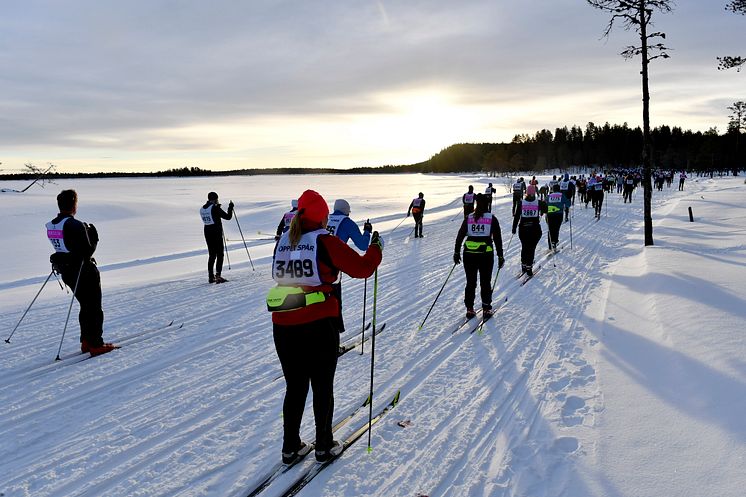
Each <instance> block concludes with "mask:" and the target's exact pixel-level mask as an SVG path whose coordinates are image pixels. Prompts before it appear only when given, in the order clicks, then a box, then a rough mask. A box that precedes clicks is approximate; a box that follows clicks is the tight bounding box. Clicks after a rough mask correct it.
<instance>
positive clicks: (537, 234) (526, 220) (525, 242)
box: [512, 185, 547, 276]
mask: <svg viewBox="0 0 746 497" xmlns="http://www.w3.org/2000/svg"><path fill="white" fill-rule="evenodd" d="M546 212H547V204H546V202H544V201H543V200H539V199H537V198H536V188H534V187H533V185H530V186H529V187H528V188H527V189H526V198H524V199H523V200H522V201H521V205H519V206H518V210H517V211H516V213H515V216H513V229H512V233H513V234H515V232H516V230H517V229H518V238H519V239H520V240H521V274H524V273H526V274H528V275H529V276H533V274H534V273H533V266H534V255H535V253H536V245H537V244H538V243H539V240H541V215H542V214H546ZM519 225H520V229H519V228H518V227H519Z"/></svg>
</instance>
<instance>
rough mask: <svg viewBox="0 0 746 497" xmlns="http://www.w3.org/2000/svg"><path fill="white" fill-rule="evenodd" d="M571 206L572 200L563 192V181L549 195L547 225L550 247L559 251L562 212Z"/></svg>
mask: <svg viewBox="0 0 746 497" xmlns="http://www.w3.org/2000/svg"><path fill="white" fill-rule="evenodd" d="M569 208H570V201H569V200H568V199H567V197H566V196H565V194H564V193H563V192H562V183H560V184H559V185H554V191H553V192H552V193H550V194H549V195H547V225H548V226H549V237H548V238H547V242H548V243H549V249H550V250H552V251H555V252H556V251H557V243H559V232H560V227H561V226H562V214H563V212H566V209H569Z"/></svg>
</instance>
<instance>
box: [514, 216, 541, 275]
mask: <svg viewBox="0 0 746 497" xmlns="http://www.w3.org/2000/svg"><path fill="white" fill-rule="evenodd" d="M518 238H519V239H520V240H521V264H523V265H524V266H533V265H534V255H535V254H536V245H538V244H539V240H541V227H540V226H538V225H537V226H532V227H529V228H524V227H520V228H518Z"/></svg>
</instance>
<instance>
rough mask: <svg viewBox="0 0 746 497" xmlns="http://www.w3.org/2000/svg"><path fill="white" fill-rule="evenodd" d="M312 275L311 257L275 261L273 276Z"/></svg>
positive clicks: (306, 276) (280, 277) (293, 276)
mask: <svg viewBox="0 0 746 497" xmlns="http://www.w3.org/2000/svg"><path fill="white" fill-rule="evenodd" d="M311 276H313V262H312V261H311V259H303V260H300V259H295V260H292V261H287V264H286V263H285V261H275V277H277V278H279V279H282V278H304V277H305V278H308V277H311Z"/></svg>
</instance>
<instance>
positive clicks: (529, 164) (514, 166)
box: [0, 123, 746, 180]
mask: <svg viewBox="0 0 746 497" xmlns="http://www.w3.org/2000/svg"><path fill="white" fill-rule="evenodd" d="M740 135H741V133H740V132H739V130H736V129H730V130H729V131H728V132H726V133H725V134H723V135H720V134H719V133H718V131H717V129H715V128H712V129H710V130H708V131H706V132H701V131H696V132H695V131H690V130H687V131H683V130H682V129H681V128H679V127H675V126H674V127H669V126H659V127H657V128H654V129H653V130H652V132H651V137H652V144H653V150H652V158H653V160H652V164H653V167H657V168H663V169H676V170H682V169H683V170H687V171H710V170H728V171H733V172H736V171H739V170H742V169H744V168H745V167H746V143H739V139H740ZM741 141H744V142H746V140H741ZM641 151H642V130H641V129H640V127H636V128H630V127H629V126H628V125H627V123H624V124H622V125H618V124H614V125H611V124H609V123H606V124H604V125H603V126H596V125H595V124H593V123H588V124H587V125H586V126H585V129H583V128H581V127H580V126H573V127H572V128H570V129H568V128H567V127H566V126H565V127H563V128H557V129H555V131H554V133H552V132H551V131H550V130H548V129H543V130H541V131H538V132H536V134H534V135H533V136H531V135H528V134H521V135H516V136H515V137H514V138H513V140H512V141H511V142H510V143H459V144H456V145H451V146H450V147H448V148H445V149H443V150H441V151H440V152H438V153H437V154H435V155H433V156H432V157H431V158H430V159H428V160H426V161H424V162H420V163H418V164H411V165H399V166H393V165H387V166H380V167H354V168H351V169H329V168H290V167H287V168H273V169H238V170H232V171H211V170H209V169H202V168H200V167H183V168H176V169H168V170H165V171H157V172H153V173H122V172H109V173H107V172H98V173H59V172H50V173H48V174H46V175H45V178H47V179H52V180H53V179H55V178H82V177H90V178H103V177H168V176H179V177H182V176H235V175H259V174H382V173H413V172H422V173H433V172H434V173H449V172H479V171H483V172H490V173H494V174H501V173H503V174H510V173H513V172H519V171H535V172H541V171H545V170H548V169H561V170H569V169H571V168H593V169H598V170H607V169H612V168H617V167H635V166H639V165H640V157H641ZM34 177H35V175H34V174H33V173H31V172H28V173H16V174H0V179H4V180H7V179H34Z"/></svg>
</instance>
